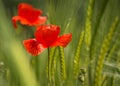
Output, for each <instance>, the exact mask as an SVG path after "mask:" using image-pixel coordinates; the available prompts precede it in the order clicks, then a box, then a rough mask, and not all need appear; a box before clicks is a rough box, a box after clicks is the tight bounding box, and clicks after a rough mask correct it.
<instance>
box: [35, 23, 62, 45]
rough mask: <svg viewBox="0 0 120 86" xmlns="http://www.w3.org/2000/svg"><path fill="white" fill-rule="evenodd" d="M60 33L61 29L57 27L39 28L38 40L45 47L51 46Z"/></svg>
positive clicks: (37, 32)
mask: <svg viewBox="0 0 120 86" xmlns="http://www.w3.org/2000/svg"><path fill="white" fill-rule="evenodd" d="M59 33H60V28H59V27H58V26H55V25H43V26H39V27H38V28H37V31H36V33H35V37H36V40H37V41H39V42H40V43H41V44H43V45H45V46H48V47H49V46H50V45H51V44H52V43H53V42H54V41H55V40H56V39H57V38H58V34H59Z"/></svg>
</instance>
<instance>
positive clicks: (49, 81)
mask: <svg viewBox="0 0 120 86" xmlns="http://www.w3.org/2000/svg"><path fill="white" fill-rule="evenodd" d="M50 67H51V65H50V48H49V47H48V86H51V78H50Z"/></svg>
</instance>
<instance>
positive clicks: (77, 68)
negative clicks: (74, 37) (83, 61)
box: [73, 31, 84, 78]
mask: <svg viewBox="0 0 120 86" xmlns="http://www.w3.org/2000/svg"><path fill="white" fill-rule="evenodd" d="M83 38H84V31H82V33H81V35H80V40H79V43H78V46H77V49H76V53H75V57H74V71H73V73H74V76H75V78H77V76H78V73H79V69H80V68H79V60H80V51H81V47H82V43H83Z"/></svg>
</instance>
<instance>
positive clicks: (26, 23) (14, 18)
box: [12, 16, 47, 28]
mask: <svg viewBox="0 0 120 86" xmlns="http://www.w3.org/2000/svg"><path fill="white" fill-rule="evenodd" d="M46 20H47V18H46V17H44V16H42V17H41V16H39V17H38V19H37V20H36V21H35V22H33V23H31V22H29V21H28V20H26V19H24V18H22V17H20V16H14V17H13V18H12V22H13V26H14V27H15V28H17V21H20V23H21V24H23V25H29V26H34V25H35V26H37V25H39V24H44V23H45V22H46Z"/></svg>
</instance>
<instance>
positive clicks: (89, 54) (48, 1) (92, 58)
mask: <svg viewBox="0 0 120 86" xmlns="http://www.w3.org/2000/svg"><path fill="white" fill-rule="evenodd" d="M21 2H24V3H28V4H31V5H33V7H35V8H38V9H41V10H42V11H43V15H45V16H47V18H48V22H47V23H48V24H55V25H59V26H60V27H61V34H64V33H72V34H73V37H72V41H71V43H70V44H69V45H68V46H67V47H66V48H65V49H64V56H65V58H64V60H65V68H66V79H65V80H64V84H63V82H62V83H61V81H62V80H61V71H60V65H61V64H60V61H59V60H60V58H59V55H56V58H55V59H56V60H55V62H56V66H57V67H56V68H55V70H54V71H55V84H54V85H53V86H119V84H120V82H119V81H120V23H119V19H120V18H119V17H120V10H119V9H120V0H0V86H47V82H48V81H47V73H46V67H47V59H48V58H47V50H45V51H44V52H43V53H42V54H40V55H39V56H38V57H37V58H36V57H33V56H31V55H30V54H29V53H27V52H26V50H25V49H24V47H23V45H22V41H23V40H25V39H29V38H33V37H34V31H35V30H34V29H35V27H29V26H23V25H21V24H20V23H17V24H18V29H14V27H13V25H12V21H11V18H12V17H13V16H15V15H17V6H18V4H19V3H21ZM90 2H92V4H91V3H90ZM89 8H90V10H88V9H89ZM116 18H117V19H118V21H117V24H116V22H115V19H116ZM87 19H88V22H87ZM89 22H90V24H88V26H89V27H91V28H90V34H89V31H88V33H87V31H86V28H89V27H86V25H87V23H89ZM113 24H115V26H114V25H113ZM112 25H113V26H112ZM111 28H115V29H114V30H113V31H112V32H113V34H112V32H110V29H111ZM82 31H84V38H83V41H82V44H81V47H80V46H79V45H78V44H79V43H80V42H79V40H80V37H81V33H82ZM108 33H111V34H112V35H109V36H108V37H106V36H107V35H108ZM86 36H87V37H86ZM89 36H91V38H90V43H91V44H90V45H89V43H88V45H87V44H86V43H85V40H87V39H89ZM105 39H106V40H107V42H106V41H105V42H104V40H105ZM109 39H111V40H109ZM108 45H109V46H108ZM102 46H104V47H102ZM105 46H106V47H105ZM78 47H80V49H79V48H78ZM106 48H107V50H106ZM77 49H78V55H77V57H78V58H79V59H78V60H79V61H78V62H79V63H78V69H77V70H78V73H79V74H78V77H77V79H76V78H74V76H75V75H74V72H75V71H74V64H75V62H74V61H75V60H76V59H75V55H76V52H77ZM105 50H106V51H105ZM102 51H103V52H104V53H105V56H103V59H104V62H102V60H101V61H100V59H99V58H101V57H102V55H103V53H102V54H101V52H102ZM56 53H57V51H56ZM99 63H100V64H101V65H103V67H101V66H100V65H99ZM99 67H100V68H101V70H102V73H101V74H99V72H98V70H97V68H99ZM36 69H37V70H36ZM81 69H84V70H86V72H85V76H84V74H83V73H82V74H81ZM101 70H99V71H101ZM99 76H101V77H102V78H100V79H99ZM83 78H84V80H83ZM95 80H99V81H100V82H101V84H100V85H96V83H97V82H99V81H95Z"/></svg>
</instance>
